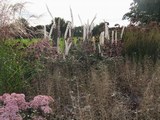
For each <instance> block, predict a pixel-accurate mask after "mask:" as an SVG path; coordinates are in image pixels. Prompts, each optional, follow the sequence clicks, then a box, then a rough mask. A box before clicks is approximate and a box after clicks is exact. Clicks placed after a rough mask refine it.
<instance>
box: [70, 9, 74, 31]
mask: <svg viewBox="0 0 160 120" xmlns="http://www.w3.org/2000/svg"><path fill="white" fill-rule="evenodd" d="M70 13H71V29H73V28H74V20H73V12H72V8H71V7H70Z"/></svg>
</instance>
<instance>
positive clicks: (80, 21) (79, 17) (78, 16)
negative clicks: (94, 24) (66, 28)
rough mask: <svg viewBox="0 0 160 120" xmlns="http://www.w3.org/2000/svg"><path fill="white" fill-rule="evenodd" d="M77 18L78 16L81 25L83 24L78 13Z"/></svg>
mask: <svg viewBox="0 0 160 120" xmlns="http://www.w3.org/2000/svg"><path fill="white" fill-rule="evenodd" d="M78 18H79V21H80V23H81V25H82V26H83V22H82V19H81V17H80V16H79V15H78Z"/></svg>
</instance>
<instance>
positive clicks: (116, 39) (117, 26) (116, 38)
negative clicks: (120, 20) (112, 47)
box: [114, 24, 120, 44]
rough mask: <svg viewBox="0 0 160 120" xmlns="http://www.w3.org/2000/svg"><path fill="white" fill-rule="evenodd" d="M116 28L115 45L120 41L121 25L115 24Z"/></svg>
mask: <svg viewBox="0 0 160 120" xmlns="http://www.w3.org/2000/svg"><path fill="white" fill-rule="evenodd" d="M114 26H115V27H116V28H115V44H117V41H118V28H120V25H119V24H115V25H114Z"/></svg>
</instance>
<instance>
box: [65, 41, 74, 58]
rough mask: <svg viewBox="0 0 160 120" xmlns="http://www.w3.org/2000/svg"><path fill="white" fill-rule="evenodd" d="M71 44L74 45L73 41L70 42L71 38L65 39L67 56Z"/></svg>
mask: <svg viewBox="0 0 160 120" xmlns="http://www.w3.org/2000/svg"><path fill="white" fill-rule="evenodd" d="M71 45H72V42H70V39H69V38H68V39H67V40H65V56H67V55H68V53H69V50H70V48H71Z"/></svg>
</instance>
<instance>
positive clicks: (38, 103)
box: [0, 93, 54, 120]
mask: <svg viewBox="0 0 160 120" xmlns="http://www.w3.org/2000/svg"><path fill="white" fill-rule="evenodd" d="M0 101H2V102H3V104H2V106H0V120H23V118H22V117H21V115H20V114H19V112H20V111H24V110H27V109H28V108H33V109H36V110H38V109H40V110H42V112H44V113H45V114H46V113H51V112H52V109H51V108H50V107H49V103H50V102H53V101H54V100H53V98H52V97H50V96H45V95H38V96H36V97H34V99H33V100H32V101H31V102H26V101H25V95H24V94H16V93H12V94H7V93H5V94H3V96H0ZM36 120H43V118H42V119H41V117H39V118H37V119H36Z"/></svg>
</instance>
